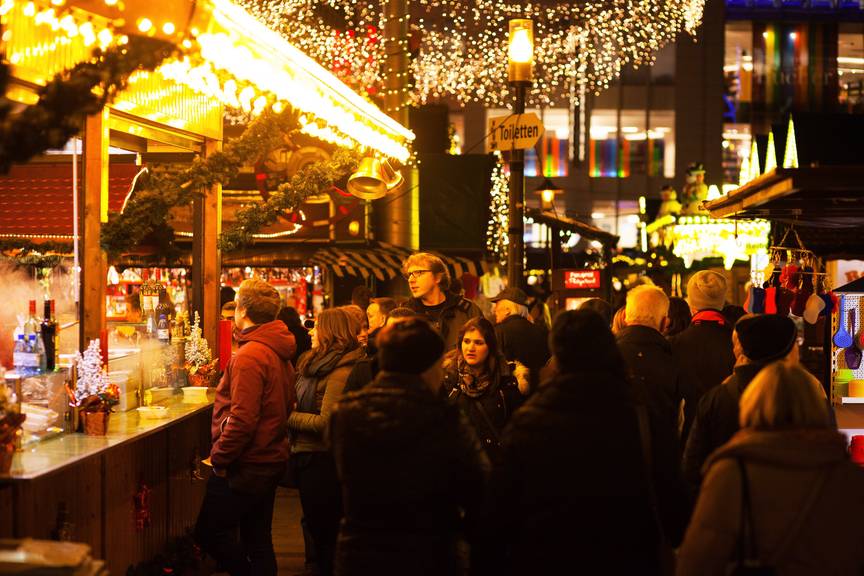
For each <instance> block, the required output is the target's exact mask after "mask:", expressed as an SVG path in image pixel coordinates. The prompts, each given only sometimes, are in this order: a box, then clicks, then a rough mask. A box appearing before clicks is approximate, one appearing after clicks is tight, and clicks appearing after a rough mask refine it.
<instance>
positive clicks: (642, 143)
mask: <svg viewBox="0 0 864 576" xmlns="http://www.w3.org/2000/svg"><path fill="white" fill-rule="evenodd" d="M617 118H618V116H617V114H616V111H615V110H609V109H606V110H603V109H599V110H594V111H593V112H592V113H591V140H590V146H589V149H588V153H589V154H588V162H589V164H588V173H589V175H590V176H593V177H595V178H600V177H611V178H616V177H617V178H626V177H628V176H631V175H645V176H651V177H658V176H662V177H666V178H672V177H674V176H675V112H674V111H672V110H652V111H651V112H650V118H649V125H648V126H646V112H645V110H622V111H621V125H620V126H618V125H617Z"/></svg>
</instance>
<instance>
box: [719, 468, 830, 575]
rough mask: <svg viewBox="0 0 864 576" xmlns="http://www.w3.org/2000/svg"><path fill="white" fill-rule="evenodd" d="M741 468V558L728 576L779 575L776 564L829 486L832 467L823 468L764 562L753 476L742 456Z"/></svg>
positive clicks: (739, 552)
mask: <svg viewBox="0 0 864 576" xmlns="http://www.w3.org/2000/svg"><path fill="white" fill-rule="evenodd" d="M738 469H739V471H740V472H741V521H740V524H739V526H740V528H739V530H738V548H737V558H736V560H735V562H734V563H733V564H732V565H731V566H730V567H729V569H728V570H727V571H726V574H727V575H728V576H776V574H777V568H776V566H777V565H778V564H780V562H782V560H783V558H784V557H785V555H786V552H787V550H788V549H789V547H790V546H791V545H792V543H793V542H794V541H795V539H796V538H797V537H798V534H799V533H800V532H801V528H802V527H803V526H804V523H805V522H806V521H807V519H808V518H809V517H810V513H811V512H812V510H813V506H814V505H815V504H816V500H818V499H819V496H820V495H821V494H822V488H823V487H824V486H825V483H826V482H827V480H828V476H829V475H830V473H831V470H832V469H830V468H829V469H828V470H823V471H822V472H820V473H819V475H818V476H817V477H816V480H815V481H814V482H813V485H812V486H811V488H810V492H809V493H808V494H807V496H806V498H805V500H804V502H802V506H801V507H800V508H798V514H797V515H796V516H795V518H794V519H793V520H792V523H791V524H790V525H789V527H788V528H787V530H786V534H785V535H784V536H783V538H782V539H781V540H780V544H779V545H778V546H777V549H776V550H775V551H774V552H773V553H772V554H771V555H770V558H769V560H768V561H767V562H763V561H762V559H761V558H760V555H759V546H758V543H757V542H756V529H755V523H754V521H753V507H752V504H751V501H750V480H749V478H748V476H747V464H745V462H744V460H743V459H741V458H738Z"/></svg>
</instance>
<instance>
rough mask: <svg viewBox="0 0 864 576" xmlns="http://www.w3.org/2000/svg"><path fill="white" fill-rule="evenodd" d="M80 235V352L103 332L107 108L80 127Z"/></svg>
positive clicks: (106, 268)
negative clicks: (81, 155) (81, 136)
mask: <svg viewBox="0 0 864 576" xmlns="http://www.w3.org/2000/svg"><path fill="white" fill-rule="evenodd" d="M79 193H80V194H81V195H80V199H81V200H80V202H79V206H80V211H79V215H78V217H79V218H80V221H81V226H80V230H81V235H80V238H79V240H78V241H79V251H80V253H81V276H80V277H81V294H80V310H79V319H80V322H79V336H80V338H79V342H78V345H79V347H80V348H81V350H84V349H85V348H86V347H87V344H88V343H89V342H90V340H93V339H96V338H99V336H100V334H102V331H103V330H105V290H106V284H107V276H108V265H107V258H106V256H105V252H104V251H103V250H102V246H101V245H100V243H99V240H100V234H101V231H102V222H107V221H108V108H105V109H104V110H103V111H102V113H101V114H94V115H93V116H88V117H87V120H86V121H85V125H84V187H83V190H82V191H80V192H79Z"/></svg>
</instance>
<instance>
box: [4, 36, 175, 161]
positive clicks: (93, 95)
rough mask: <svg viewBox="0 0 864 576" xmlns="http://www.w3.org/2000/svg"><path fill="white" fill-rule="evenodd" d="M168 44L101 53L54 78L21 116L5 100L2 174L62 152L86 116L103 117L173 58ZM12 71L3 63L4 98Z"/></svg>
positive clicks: (151, 42) (150, 42)
mask: <svg viewBox="0 0 864 576" xmlns="http://www.w3.org/2000/svg"><path fill="white" fill-rule="evenodd" d="M174 49H175V48H174V46H173V45H172V44H170V43H169V42H166V41H164V40H158V39H154V38H145V37H141V36H130V37H129V41H128V43H126V44H123V45H119V46H113V47H111V48H108V49H106V50H101V49H98V48H97V49H96V50H94V52H93V58H92V59H91V60H89V61H86V62H80V63H78V64H77V65H75V66H74V67H72V68H70V69H69V70H66V71H64V72H62V73H60V74H57V75H56V76H54V78H53V79H52V80H51V81H49V82H48V83H47V84H46V85H45V86H44V87H43V88H40V89H39V91H38V95H39V100H38V101H37V102H36V104H34V105H32V106H27V107H26V108H25V109H24V110H23V111H21V112H20V113H18V114H13V113H12V105H11V103H9V102H8V101H6V100H5V98H2V99H0V174H5V173H7V172H8V171H9V169H10V167H11V166H12V164H14V163H16V162H17V163H20V162H27V161H28V160H30V159H31V158H33V157H34V156H36V155H38V154H41V153H43V152H45V151H46V150H49V149H56V148H62V147H63V146H64V145H65V144H66V142H68V141H69V139H70V138H72V137H73V136H75V135H76V134H77V133H78V132H80V131H81V128H82V127H83V126H84V120H85V119H86V118H87V116H91V115H93V114H98V113H99V112H101V111H102V109H103V108H104V107H105V106H106V105H107V104H108V103H110V102H111V101H112V100H113V99H114V98H115V96H117V94H118V93H119V92H122V91H123V90H124V89H125V88H126V84H127V80H128V78H129V76H130V75H131V74H132V73H133V72H135V71H137V70H155V69H156V67H158V66H159V64H161V63H162V62H163V61H164V60H165V59H166V58H168V57H169V56H171V55H172V54H173V53H174ZM8 80H9V70H8V67H7V66H6V65H3V64H2V63H0V95H2V94H5V93H6V86H7V84H8Z"/></svg>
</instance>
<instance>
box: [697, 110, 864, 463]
mask: <svg viewBox="0 0 864 576" xmlns="http://www.w3.org/2000/svg"><path fill="white" fill-rule="evenodd" d="M862 129H864V119H862V118H861V117H859V116H848V115H809V114H794V115H792V116H791V117H789V118H788V119H787V121H786V122H785V123H784V124H781V125H775V126H774V127H773V130H772V133H771V134H770V136H769V138H768V142H769V143H770V145H769V147H768V149H767V150H766V152H765V154H763V155H760V154H758V151H757V150H756V149H755V148H754V152H753V154H751V159H750V162H749V166H748V173H747V174H742V185H741V186H740V187H738V188H737V189H735V190H733V191H731V192H729V194H727V195H725V196H722V197H720V198H717V199H714V200H712V201H710V202H708V203H707V204H706V207H707V209H708V210H709V211H710V212H711V215H712V216H714V217H718V218H736V219H738V218H764V219H766V220H769V221H770V222H771V224H772V229H773V234H772V235H773V237H774V246H773V247H772V250H771V252H772V255H773V257H772V259H771V262H770V263H769V266H770V268H771V270H770V271H769V270H768V269H767V268H766V273H769V272H770V273H771V274H773V273H774V272H775V271H776V272H777V273H778V278H783V277H785V279H786V282H787V283H790V284H791V285H790V286H789V287H790V288H791V289H793V290H796V291H797V294H798V298H797V301H798V303H799V306H798V310H797V311H796V310H795V306H794V304H793V309H792V313H793V314H795V315H796V316H799V317H801V318H803V328H804V330H803V332H804V334H803V336H804V340H803V345H802V348H801V358H802V362H803V363H804V364H805V365H806V366H807V368H808V369H809V370H810V371H811V372H812V373H813V374H814V375H816V376H817V377H819V379H820V380H821V381H822V383H823V385H824V386H825V389H826V394H828V395H829V397H830V398H832V401H833V402H834V407H835V413H836V417H837V424H838V427H839V428H840V429H841V430H843V431H845V432H846V433H847V435H849V436H850V437H853V438H854V437H855V436H859V435H861V434H864V404H862V400H861V397H862V396H864V387H862V385H861V384H862V382H864V372H862V369H861V349H864V341H861V342H859V340H860V338H859V336H860V335H861V334H860V332H861V330H860V327H861V316H860V314H861V309H860V306H859V304H860V302H859V300H860V296H861V292H862V286H861V283H860V282H858V281H854V282H851V283H849V284H847V285H845V286H840V287H832V286H831V285H830V284H831V282H830V275H828V274H827V272H828V271H829V270H830V268H831V266H832V262H834V261H837V260H840V259H861V258H862V256H864V226H862V224H861V223H862V222H864V184H862V183H864V144H862V143H861V140H860V138H859V135H860V133H861V130H862ZM763 158H764V161H762V159H763ZM760 161H762V163H761V164H760ZM760 166H764V169H763V170H760ZM742 172H743V171H742ZM789 270H795V273H794V274H787V273H786V272H787V271H789ZM781 284H782V281H781ZM765 291H766V292H767V291H768V288H765ZM859 440H864V439H859ZM859 440H854V441H853V457H856V458H857V460H858V461H859V462H861V463H864V453H862V447H864V443H861V442H860V441H859ZM855 446H858V448H857V453H856V449H855Z"/></svg>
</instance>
